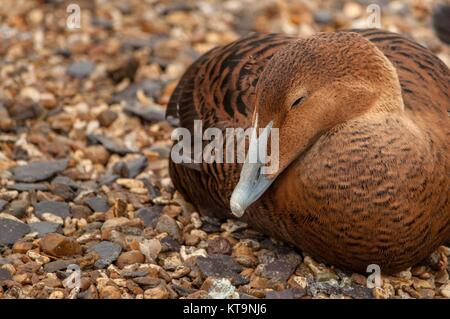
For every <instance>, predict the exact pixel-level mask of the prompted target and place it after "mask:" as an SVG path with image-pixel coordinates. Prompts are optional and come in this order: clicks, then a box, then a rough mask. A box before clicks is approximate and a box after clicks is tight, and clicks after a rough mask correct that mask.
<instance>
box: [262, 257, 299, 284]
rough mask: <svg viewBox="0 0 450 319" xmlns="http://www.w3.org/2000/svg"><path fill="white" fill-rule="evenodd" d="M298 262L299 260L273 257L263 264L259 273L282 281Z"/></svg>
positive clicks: (290, 273)
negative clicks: (273, 258) (270, 260)
mask: <svg viewBox="0 0 450 319" xmlns="http://www.w3.org/2000/svg"><path fill="white" fill-rule="evenodd" d="M299 263H300V260H292V261H291V260H288V259H286V258H285V259H275V260H274V261H272V262H270V263H268V264H264V265H263V268H262V272H261V274H262V275H263V276H264V277H266V278H268V279H273V280H276V281H283V282H284V281H286V280H288V279H289V277H290V276H291V275H292V274H293V273H294V271H295V268H297V265H298V264H299Z"/></svg>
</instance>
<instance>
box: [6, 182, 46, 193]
mask: <svg viewBox="0 0 450 319" xmlns="http://www.w3.org/2000/svg"><path fill="white" fill-rule="evenodd" d="M7 188H8V189H11V190H16V191H19V192H29V191H46V190H48V186H47V185H46V184H42V183H16V184H12V185H8V186H7Z"/></svg>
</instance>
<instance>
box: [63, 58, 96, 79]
mask: <svg viewBox="0 0 450 319" xmlns="http://www.w3.org/2000/svg"><path fill="white" fill-rule="evenodd" d="M94 68H95V64H94V63H93V62H91V61H87V60H83V61H76V62H72V63H71V64H70V65H69V67H68V68H67V73H68V74H69V75H70V76H73V77H75V78H78V79H82V78H84V77H87V76H89V75H90V74H91V72H92V71H93V70H94Z"/></svg>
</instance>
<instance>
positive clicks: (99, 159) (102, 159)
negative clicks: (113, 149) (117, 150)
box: [83, 145, 110, 165]
mask: <svg viewBox="0 0 450 319" xmlns="http://www.w3.org/2000/svg"><path fill="white" fill-rule="evenodd" d="M83 152H84V155H85V156H86V158H88V159H90V160H91V161H92V163H94V164H101V165H106V164H107V163H108V160H109V156H110V154H109V152H108V151H107V150H106V148H105V147H103V146H102V145H90V146H88V147H86V148H85V149H84V150H83Z"/></svg>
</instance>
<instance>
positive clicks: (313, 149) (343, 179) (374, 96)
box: [167, 29, 450, 273]
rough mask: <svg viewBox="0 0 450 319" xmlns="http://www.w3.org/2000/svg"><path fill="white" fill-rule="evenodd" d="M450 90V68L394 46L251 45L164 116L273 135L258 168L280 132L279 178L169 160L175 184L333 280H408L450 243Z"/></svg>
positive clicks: (201, 78) (189, 88) (316, 40)
mask: <svg viewBox="0 0 450 319" xmlns="http://www.w3.org/2000/svg"><path fill="white" fill-rule="evenodd" d="M449 89H450V72H449V69H448V68H447V66H446V65H445V64H444V63H443V62H441V61H440V60H439V59H438V58H437V57H436V56H434V55H433V54H432V53H431V52H430V51H429V50H428V49H426V48H424V47H422V46H420V45H419V44H417V43H415V42H413V41H411V40H409V39H406V38H404V37H402V36H400V35H398V34H395V33H390V32H385V31H381V30H376V29H369V30H354V31H348V32H344V31H342V32H334V33H318V34H316V35H314V36H312V37H310V38H306V39H300V38H294V37H288V36H285V35H281V34H268V35H262V34H252V35H250V36H248V37H246V38H243V39H240V40H238V41H236V42H233V43H231V44H228V45H226V46H223V47H217V48H214V49H212V50H211V51H209V52H207V53H206V54H204V55H203V56H201V57H200V58H199V59H198V60H197V61H196V62H195V63H193V64H192V65H191V66H190V67H189V69H188V70H187V71H186V73H185V74H184V75H183V77H182V78H181V80H180V82H179V84H178V86H177V87H176V89H175V91H174V93H173V95H172V97H171V99H170V102H169V105H168V109H167V116H168V117H176V118H178V119H179V123H180V126H181V127H184V128H187V129H188V130H190V131H191V132H192V135H194V132H193V131H194V121H195V120H202V125H203V129H207V128H213V127H215V128H219V129H220V130H222V131H223V132H225V130H226V128H244V129H245V128H249V127H254V128H255V129H258V130H256V131H257V132H261V130H262V129H264V130H263V133H260V134H259V135H258V134H254V135H252V138H251V140H250V143H249V144H250V145H249V153H250V154H248V155H249V156H250V155H251V153H252V152H255V150H256V149H257V147H255V145H261V143H262V144H266V143H270V139H269V137H268V135H269V134H270V132H272V130H273V129H274V128H276V129H278V136H279V157H278V159H279V165H278V169H277V170H275V171H269V172H267V171H268V170H263V169H262V168H264V167H265V166H266V165H269V163H266V164H264V163H263V161H262V160H261V159H259V157H258V156H256V158H257V159H258V160H257V161H256V162H251V161H249V160H247V161H246V162H245V163H244V164H243V165H242V164H239V163H238V164H233V163H219V162H218V161H215V162H212V163H207V162H202V163H200V164H192V165H191V164H190V165H184V164H183V163H179V164H177V163H175V162H174V161H172V160H170V176H171V178H172V180H173V183H174V186H175V187H176V189H177V190H178V191H179V192H180V193H181V194H182V195H183V196H184V197H185V198H186V199H188V200H189V201H190V202H192V203H193V204H194V205H195V207H196V208H197V209H198V210H199V212H200V213H202V214H205V215H210V216H215V217H219V218H230V217H233V216H236V217H240V218H242V219H243V220H244V221H245V222H247V223H248V224H249V225H251V226H252V227H254V228H255V229H257V230H260V231H261V232H263V233H266V234H268V235H270V236H273V237H275V238H278V239H282V240H284V241H287V242H290V243H292V244H293V245H295V246H297V247H298V248H300V249H301V250H302V251H304V252H306V253H308V254H310V255H312V256H314V257H315V258H317V259H319V260H321V261H324V262H327V263H330V264H332V265H334V266H337V267H341V268H344V269H348V270H353V271H360V272H365V271H366V269H367V266H368V265H370V264H377V265H379V266H380V267H381V271H382V272H384V273H392V272H396V271H400V270H403V269H405V268H407V267H409V266H412V265H414V264H416V263H418V262H420V261H421V260H423V259H425V258H426V257H427V256H428V255H429V254H431V253H432V252H433V250H435V249H436V248H437V247H438V246H439V245H441V244H442V243H443V242H445V241H446V240H447V239H448V238H450V203H449V180H450V157H449V156H450V154H449V137H450V117H449V112H450V96H449V92H450V90H449ZM224 135H225V133H224ZM225 144H226V143H225ZM266 147H268V145H266Z"/></svg>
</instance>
